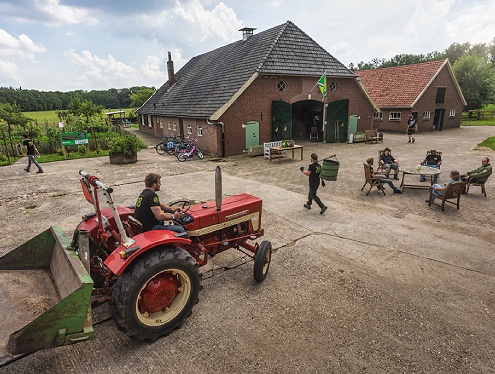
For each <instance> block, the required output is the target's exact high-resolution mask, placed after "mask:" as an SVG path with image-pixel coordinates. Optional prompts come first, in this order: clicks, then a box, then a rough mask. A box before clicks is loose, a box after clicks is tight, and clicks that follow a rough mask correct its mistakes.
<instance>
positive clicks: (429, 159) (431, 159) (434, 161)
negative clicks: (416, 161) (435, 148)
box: [426, 154, 442, 165]
mask: <svg viewBox="0 0 495 374" xmlns="http://www.w3.org/2000/svg"><path fill="white" fill-rule="evenodd" d="M441 161H442V156H440V155H439V154H434V155H428V156H426V164H427V165H438V163H439V162H441Z"/></svg>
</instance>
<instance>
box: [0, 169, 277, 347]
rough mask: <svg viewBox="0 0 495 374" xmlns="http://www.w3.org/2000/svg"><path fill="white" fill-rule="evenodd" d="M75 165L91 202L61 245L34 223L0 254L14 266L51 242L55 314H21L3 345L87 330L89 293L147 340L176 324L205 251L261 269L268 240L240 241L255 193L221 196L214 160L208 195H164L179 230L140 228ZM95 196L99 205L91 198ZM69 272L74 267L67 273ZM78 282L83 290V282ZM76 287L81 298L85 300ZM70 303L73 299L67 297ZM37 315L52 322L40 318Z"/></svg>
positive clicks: (254, 214)
mask: <svg viewBox="0 0 495 374" xmlns="http://www.w3.org/2000/svg"><path fill="white" fill-rule="evenodd" d="M79 173H80V175H81V176H82V178H81V185H82V188H83V192H84V195H85V197H86V200H88V201H89V202H90V203H91V204H92V205H93V206H94V212H93V213H91V214H87V215H85V216H83V221H82V222H81V223H80V224H79V225H78V226H77V228H76V230H75V231H74V236H73V238H72V242H71V243H70V245H69V244H68V242H67V240H66V239H64V238H61V237H60V236H61V235H60V233H59V230H57V229H56V228H52V229H51V234H50V233H48V234H47V232H45V233H42V234H40V235H39V238H34V239H32V240H31V241H30V242H28V243H26V244H25V245H24V246H23V248H21V247H20V248H18V249H17V250H15V251H12V252H14V253H13V254H9V255H11V256H10V257H9V258H6V259H4V258H0V270H6V269H8V270H11V269H21V268H22V269H24V268H25V267H22V266H23V265H19V264H20V263H21V262H22V261H23V259H25V254H26V253H27V252H29V251H33V248H35V247H36V248H40V243H41V242H43V244H42V245H43V246H53V247H52V248H51V250H48V249H47V250H46V251H45V252H47V253H50V257H51V258H50V259H46V260H44V262H45V263H46V264H47V267H49V268H50V271H51V272H52V273H53V274H52V275H51V278H52V279H54V283H55V287H56V288H57V294H60V295H61V296H60V297H61V298H62V300H59V302H58V303H55V304H54V305H53V307H51V309H54V310H55V308H56V307H58V309H59V310H60V311H58V312H57V314H56V315H57V317H56V318H53V317H50V318H45V319H43V318H41V317H43V316H44V315H45V314H47V313H48V312H50V310H51V309H50V310H47V311H45V313H44V314H42V315H41V316H40V317H39V318H37V320H40V323H39V325H37V323H34V325H33V323H30V324H29V325H28V326H26V327H24V328H21V329H20V330H19V331H16V332H14V333H12V334H11V335H10V337H9V342H8V345H7V350H8V351H9V352H10V353H23V352H29V351H34V350H37V349H43V348H48V347H51V346H56V345H63V344H71V343H74V342H78V341H83V340H84V339H89V338H91V337H92V336H93V330H92V324H91V322H92V319H91V302H90V300H92V301H93V306H94V305H95V302H101V301H102V300H108V299H109V300H110V306H111V312H112V317H113V319H114V321H115V323H116V325H117V327H118V328H119V329H120V330H121V331H123V332H124V333H125V334H127V335H128V336H130V337H133V338H135V339H137V340H155V339H157V338H158V337H160V336H164V335H168V334H169V333H170V332H172V331H173V330H174V329H176V328H178V327H180V326H181V325H182V323H183V321H184V319H185V318H186V317H188V316H189V315H190V314H191V311H192V308H193V306H194V304H196V303H197V302H198V294H199V291H200V289H201V286H200V282H201V274H200V272H199V267H201V266H203V265H206V264H207V263H208V259H209V257H210V256H214V255H215V254H217V253H220V252H223V251H225V250H227V249H230V248H236V249H238V250H240V251H242V252H243V253H244V254H246V255H248V256H250V257H251V258H253V259H254V279H255V280H256V281H258V282H262V281H263V280H264V279H265V277H266V275H267V273H268V269H269V266H270V260H271V252H272V247H271V243H270V242H269V241H266V240H265V241H262V242H261V243H260V244H258V243H257V242H256V243H254V244H250V243H249V241H254V240H256V239H257V238H259V237H261V236H263V235H264V230H263V228H262V227H261V211H262V202H261V199H259V198H257V197H255V196H252V195H248V194H239V195H234V196H230V197H225V198H223V199H222V198H221V173H220V168H219V167H217V170H216V173H215V195H216V196H215V201H209V202H206V203H201V204H193V205H191V204H190V203H189V201H187V200H180V201H177V202H175V203H173V204H171V205H172V206H179V207H180V208H181V210H182V213H183V215H182V218H181V219H180V220H178V221H175V223H176V224H180V225H182V226H183V227H184V228H185V230H186V232H185V233H176V232H173V231H168V230H154V231H153V230H152V231H146V232H142V231H141V226H140V224H139V222H138V221H136V220H135V219H134V218H133V216H132V214H133V212H134V208H133V207H116V206H115V204H114V202H113V200H112V192H113V189H112V188H111V187H109V186H106V185H105V184H104V183H102V182H101V181H100V180H99V178H98V177H96V176H91V175H89V174H88V173H86V172H84V171H82V170H81V171H80V172H79ZM104 199H106V202H107V204H108V207H107V208H101V206H100V203H101V201H102V200H104ZM52 236H53V237H54V239H55V240H53V238H52ZM47 240H48V241H47ZM64 240H65V242H64ZM47 242H48V243H49V244H46V243H47ZM30 243H31V244H30ZM65 243H67V244H65ZM31 253H32V252H31ZM43 256H44V255H43ZM4 257H7V256H4ZM40 258H41V256H40ZM24 262H25V260H24ZM78 262H79V264H81V266H79V265H78ZM66 266H70V267H71V268H72V272H68V271H65V270H64V271H61V268H62V267H66ZM59 273H60V274H59ZM70 273H72V274H75V275H74V276H73V277H71V276H68V275H67V274H70ZM82 273H85V274H86V275H87V274H88V273H89V274H90V276H91V279H90V280H89V281H88V278H89V277H87V276H86V277H85V276H84V274H82ZM72 278H74V280H71V279H72ZM71 283H72V284H71ZM88 284H89V285H88ZM88 287H90V288H91V292H89V291H87V290H88ZM84 290H86V291H84ZM76 293H77V297H76ZM83 294H84V295H85V296H82V295H83ZM95 296H97V297H95ZM85 297H88V298H91V299H88V300H85ZM75 303H78V304H77V305H79V306H78V307H75ZM64 305H65V306H64ZM88 305H89V306H88ZM69 309H70V310H69ZM79 309H80V310H79ZM53 313H55V311H54V312H53ZM40 318H41V319H40ZM69 319H71V321H70V322H69V321H68V320H69ZM47 320H48V321H49V322H48V324H50V323H53V326H47ZM88 321H89V322H88ZM33 322H36V320H35V321H33ZM41 324H42V325H41ZM40 329H41V330H44V334H43V336H42V337H41V336H40V337H38V339H40V341H36V339H37V338H36V337H33V334H36V333H37V331H39V330H40ZM48 330H50V332H49V333H47V331H48ZM14 331H15V330H14ZM52 335H54V336H52ZM33 338H34V339H33ZM33 341H34V342H33Z"/></svg>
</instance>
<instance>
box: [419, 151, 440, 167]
mask: <svg viewBox="0 0 495 374" xmlns="http://www.w3.org/2000/svg"><path fill="white" fill-rule="evenodd" d="M435 153H436V154H437V155H439V156H440V157H442V152H438V151H436V152H435ZM429 155H431V151H426V156H425V160H426V158H427V157H428V156H429ZM421 164H423V163H421ZM441 164H442V161H440V165H441ZM440 165H438V168H439V169H440Z"/></svg>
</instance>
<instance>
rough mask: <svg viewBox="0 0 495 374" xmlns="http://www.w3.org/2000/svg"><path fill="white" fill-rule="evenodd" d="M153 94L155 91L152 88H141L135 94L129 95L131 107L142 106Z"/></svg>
mask: <svg viewBox="0 0 495 374" xmlns="http://www.w3.org/2000/svg"><path fill="white" fill-rule="evenodd" d="M154 93H155V90H154V89H153V88H148V87H141V88H140V89H139V90H137V91H136V92H135V93H132V94H131V95H130V98H131V106H141V105H143V104H144V103H145V102H146V100H148V99H149V98H150V97H151V95H153V94H154Z"/></svg>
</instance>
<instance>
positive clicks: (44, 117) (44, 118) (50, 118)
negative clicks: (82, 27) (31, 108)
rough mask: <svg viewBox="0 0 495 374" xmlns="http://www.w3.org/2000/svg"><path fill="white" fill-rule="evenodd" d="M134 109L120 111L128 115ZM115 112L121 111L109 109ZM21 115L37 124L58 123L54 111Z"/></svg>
mask: <svg viewBox="0 0 495 374" xmlns="http://www.w3.org/2000/svg"><path fill="white" fill-rule="evenodd" d="M136 109H138V108H124V109H122V110H125V111H126V113H128V112H129V111H131V110H136ZM117 110H121V109H110V111H112V112H113V111H117ZM107 112H108V109H103V110H102V113H103V115H104V114H105V113H107ZM23 114H24V115H25V116H26V117H28V118H31V119H33V120H35V121H38V124H42V123H46V122H48V124H56V125H58V122H59V119H58V116H57V111H56V110H43V111H39V112H23Z"/></svg>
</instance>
